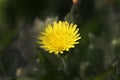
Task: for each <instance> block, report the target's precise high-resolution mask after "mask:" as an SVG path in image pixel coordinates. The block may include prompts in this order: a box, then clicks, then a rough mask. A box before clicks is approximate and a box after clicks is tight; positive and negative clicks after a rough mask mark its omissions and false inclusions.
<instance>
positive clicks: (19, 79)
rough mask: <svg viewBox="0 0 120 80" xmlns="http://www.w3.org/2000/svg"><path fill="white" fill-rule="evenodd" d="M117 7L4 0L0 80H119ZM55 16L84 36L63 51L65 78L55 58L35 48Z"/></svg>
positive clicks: (89, 1) (118, 1)
mask: <svg viewBox="0 0 120 80" xmlns="http://www.w3.org/2000/svg"><path fill="white" fill-rule="evenodd" d="M119 5H120V0H80V3H79V4H77V5H75V4H73V3H72V0H0V80H49V79H51V80H120V77H119V76H120V6H119ZM56 17H58V20H64V19H65V20H68V21H71V22H72V21H73V22H74V23H77V24H78V27H79V28H80V34H81V36H82V39H81V40H80V44H79V45H76V47H75V49H70V52H65V54H67V55H66V56H67V66H68V72H67V73H68V74H67V75H66V74H65V73H64V71H61V70H58V68H59V65H60V61H59V59H58V58H57V56H56V55H54V54H49V53H48V52H45V51H43V50H42V49H41V48H39V45H37V34H38V33H39V32H40V31H41V30H39V29H42V28H44V27H45V26H43V25H47V24H46V23H49V22H52V20H53V19H54V18H56ZM36 18H37V19H39V22H38V24H39V26H38V27H36V26H34V25H36V23H35V20H36ZM47 20H48V21H47ZM38 24H37V25H38ZM41 27H42V28H41Z"/></svg>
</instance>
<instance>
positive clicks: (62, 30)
mask: <svg viewBox="0 0 120 80" xmlns="http://www.w3.org/2000/svg"><path fill="white" fill-rule="evenodd" d="M78 31H79V29H78V28H77V25H76V24H75V25H74V24H73V23H68V22H67V21H59V22H53V24H51V25H48V26H47V27H46V28H45V31H44V32H42V33H41V34H40V35H39V36H38V44H41V46H40V47H41V48H43V49H45V50H46V51H49V52H50V53H53V52H54V53H55V54H58V53H61V54H62V53H63V51H69V49H70V48H74V47H75V46H74V45H75V44H78V43H79V42H77V40H79V39H80V38H81V37H80V33H78Z"/></svg>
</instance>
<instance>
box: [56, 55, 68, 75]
mask: <svg viewBox="0 0 120 80" xmlns="http://www.w3.org/2000/svg"><path fill="white" fill-rule="evenodd" d="M57 57H58V58H59V60H60V66H59V70H63V71H64V73H65V74H66V75H67V64H66V56H64V57H63V56H61V55H57Z"/></svg>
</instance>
